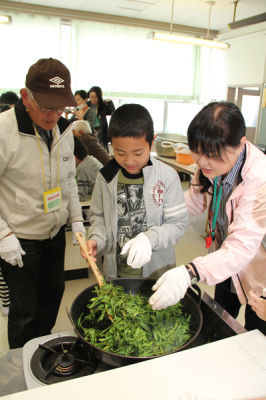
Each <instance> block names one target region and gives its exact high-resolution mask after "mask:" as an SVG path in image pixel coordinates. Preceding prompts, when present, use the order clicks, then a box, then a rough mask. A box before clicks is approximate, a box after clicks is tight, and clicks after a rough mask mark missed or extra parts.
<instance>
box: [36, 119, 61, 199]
mask: <svg viewBox="0 0 266 400" xmlns="http://www.w3.org/2000/svg"><path fill="white" fill-rule="evenodd" d="M33 126H34V130H35V133H36V136H37V138H38V143H39V150H40V155H41V163H42V174H43V181H44V187H45V190H46V191H47V187H46V181H45V174H44V167H43V160H42V151H41V143H40V135H39V133H38V131H37V128H36V125H35V124H34V123H33ZM54 133H55V137H56V141H57V149H58V168H57V171H58V177H57V186H59V144H58V139H57V135H56V130H55V128H54Z"/></svg>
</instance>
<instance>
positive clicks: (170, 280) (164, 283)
mask: <svg viewBox="0 0 266 400" xmlns="http://www.w3.org/2000/svg"><path fill="white" fill-rule="evenodd" d="M190 285H191V280H190V276H189V273H188V271H187V269H186V267H185V266H184V265H181V266H180V267H177V268H173V269H170V270H169V271H167V272H165V273H164V274H163V275H162V276H161V277H160V278H159V279H158V281H157V282H156V283H155V285H154V286H153V287H152V290H156V292H155V293H154V294H153V295H152V296H151V297H150V300H149V303H150V305H151V307H152V308H153V310H162V309H163V308H167V307H169V306H173V305H174V304H177V303H178V302H179V301H180V299H183V297H184V296H185V294H186V291H187V289H188V287H189V286H190Z"/></svg>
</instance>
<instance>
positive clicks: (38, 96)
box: [0, 58, 85, 348]
mask: <svg viewBox="0 0 266 400" xmlns="http://www.w3.org/2000/svg"><path fill="white" fill-rule="evenodd" d="M55 78H56V79H55ZM58 78H60V79H61V82H62V83H61V84H58V83H57V82H58ZM54 81H56V82H55V83H54ZM20 94H21V99H20V100H19V101H18V102H17V103H16V104H15V107H14V108H13V109H11V110H9V111H6V112H4V113H1V114H0V192H1V209H0V256H1V258H0V266H1V269H2V273H3V276H4V279H5V281H6V282H7V285H8V288H9V291H10V309H9V315H8V340H9V346H10V348H16V347H22V346H24V344H25V343H26V342H28V341H29V340H31V339H32V338H35V337H39V336H43V335H47V334H50V333H51V329H52V328H53V326H54V324H55V321H56V318H57V313H58V310H59V306H60V302H61V299H62V296H63V292H64V285H65V283H64V256H65V243H66V241H65V225H66V224H67V223H68V224H71V226H72V231H73V235H74V233H75V232H76V231H81V232H83V234H85V229H84V226H83V223H82V222H83V218H82V213H81V206H80V203H79V198H78V194H77V192H78V190H77V184H76V180H75V173H76V168H75V159H74V154H73V153H74V140H73V134H72V128H71V126H70V124H69V122H68V121H67V120H66V119H65V118H62V117H61V116H62V114H63V112H64V110H65V107H66V106H74V105H75V104H76V101H75V99H74V97H73V94H72V92H71V87H70V73H69V71H68V69H67V68H66V67H65V65H64V64H62V63H61V62H60V61H58V60H55V59H52V58H49V59H40V60H39V61H37V62H36V63H35V64H34V65H32V66H31V67H30V68H29V71H28V73H27V76H26V88H24V89H21V91H20ZM73 243H76V238H75V236H74V237H73Z"/></svg>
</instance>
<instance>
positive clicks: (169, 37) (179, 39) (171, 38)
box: [147, 32, 230, 50]
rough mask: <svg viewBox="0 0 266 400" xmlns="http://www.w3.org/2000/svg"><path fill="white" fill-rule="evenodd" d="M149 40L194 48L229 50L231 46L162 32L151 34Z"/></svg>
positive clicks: (148, 36)
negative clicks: (187, 45)
mask: <svg viewBox="0 0 266 400" xmlns="http://www.w3.org/2000/svg"><path fill="white" fill-rule="evenodd" d="M147 39H155V40H163V41H168V42H175V43H182V44H192V45H194V46H207V47H214V48H215V49H222V50H225V49H228V48H229V47H230V46H229V44H228V43H222V42H215V41H213V40H207V39H199V38H193V37H189V36H179V35H173V34H172V33H162V32H149V33H148V35H147Z"/></svg>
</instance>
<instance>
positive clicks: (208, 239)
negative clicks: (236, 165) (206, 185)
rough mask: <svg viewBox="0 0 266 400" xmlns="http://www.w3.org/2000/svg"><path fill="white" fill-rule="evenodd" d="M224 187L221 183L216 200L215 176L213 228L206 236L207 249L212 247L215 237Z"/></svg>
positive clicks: (215, 182) (215, 181)
mask: <svg viewBox="0 0 266 400" xmlns="http://www.w3.org/2000/svg"><path fill="white" fill-rule="evenodd" d="M222 189H223V184H221V186H220V189H219V193H218V198H217V201H216V192H217V177H216V178H214V188H213V203H212V228H211V232H210V235H209V236H208V237H206V238H205V241H206V248H207V249H209V248H210V247H211V242H212V241H213V240H214V239H215V225H216V221H217V217H218V212H219V206H220V201H221V195H222Z"/></svg>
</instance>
